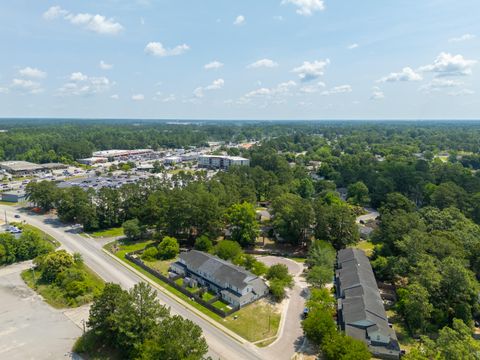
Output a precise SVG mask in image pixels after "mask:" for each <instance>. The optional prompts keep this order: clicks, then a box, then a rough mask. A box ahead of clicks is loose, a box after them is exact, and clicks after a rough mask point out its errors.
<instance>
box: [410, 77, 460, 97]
mask: <svg viewBox="0 0 480 360" xmlns="http://www.w3.org/2000/svg"><path fill="white" fill-rule="evenodd" d="M462 85H463V82H462V81H458V80H451V79H444V78H439V79H438V78H436V79H433V80H432V81H431V82H429V83H428V84H426V85H423V86H421V87H420V88H419V90H420V91H424V92H426V93H430V92H434V91H440V90H442V89H447V88H454V87H458V86H462Z"/></svg>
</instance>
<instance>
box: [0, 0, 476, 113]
mask: <svg viewBox="0 0 480 360" xmlns="http://www.w3.org/2000/svg"><path fill="white" fill-rule="evenodd" d="M478 14H480V2H479V1H478V0H456V1H455V0H422V1H418V0H403V1H385V0H370V1H366V2H364V1H354V0H324V1H321V0H242V1H233V0H202V1H199V0H189V1H187V0H175V1H174V0H171V1H155V0H137V1H135V0H130V1H127V0H104V1H75V2H74V1H54V2H51V1H31V0H28V1H27V0H16V1H9V2H7V1H3V2H1V4H0V24H1V25H0V29H1V31H0V49H1V50H0V54H1V56H0V116H1V117H12V116H15V117H37V116H38V117H49V116H52V117H83V118H92V117H93V118H169V119H171V118H184V119H479V118H480V100H479V94H480V81H479V80H480V75H479V74H480V22H479V21H478V19H479V15H478Z"/></svg>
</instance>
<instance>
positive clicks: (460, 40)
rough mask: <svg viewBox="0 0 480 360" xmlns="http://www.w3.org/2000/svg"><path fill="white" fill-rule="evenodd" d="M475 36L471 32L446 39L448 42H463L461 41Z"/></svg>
mask: <svg viewBox="0 0 480 360" xmlns="http://www.w3.org/2000/svg"><path fill="white" fill-rule="evenodd" d="M475 38H476V36H475V35H473V34H463V35H462V36H459V37H454V38H451V39H448V42H463V41H468V40H473V39H475Z"/></svg>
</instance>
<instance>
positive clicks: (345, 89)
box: [322, 85, 353, 96]
mask: <svg viewBox="0 0 480 360" xmlns="http://www.w3.org/2000/svg"><path fill="white" fill-rule="evenodd" d="M352 91H353V89H352V86H351V85H340V86H335V87H333V88H331V89H330V90H325V91H323V92H322V95H324V96H328V95H334V94H343V93H349V92H352Z"/></svg>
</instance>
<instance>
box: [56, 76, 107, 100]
mask: <svg viewBox="0 0 480 360" xmlns="http://www.w3.org/2000/svg"><path fill="white" fill-rule="evenodd" d="M113 85H114V83H113V82H111V81H110V79H108V78H107V77H105V76H100V77H95V76H87V75H85V74H83V73H81V72H74V73H72V74H71V75H70V77H69V82H67V83H65V84H64V85H63V86H62V87H61V88H60V89H58V91H57V92H58V94H59V95H84V96H88V95H94V94H98V93H103V92H106V91H108V90H110V88H111V87H112V86H113Z"/></svg>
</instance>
